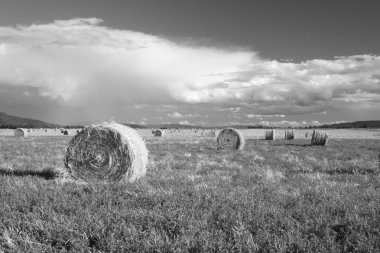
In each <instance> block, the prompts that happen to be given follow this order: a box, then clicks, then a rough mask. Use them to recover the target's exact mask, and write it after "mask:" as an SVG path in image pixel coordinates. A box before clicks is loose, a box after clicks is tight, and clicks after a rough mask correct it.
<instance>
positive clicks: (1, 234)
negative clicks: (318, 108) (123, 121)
mask: <svg viewBox="0 0 380 253" xmlns="http://www.w3.org/2000/svg"><path fill="white" fill-rule="evenodd" d="M146 132H147V136H148V135H149V136H148V137H146V142H147V147H148V149H149V150H150V153H151V154H150V156H149V161H148V165H147V166H148V171H147V174H146V177H144V178H142V179H140V180H139V181H138V182H135V183H126V184H125V183H123V184H119V183H113V184H101V183H99V182H98V181H96V180H94V181H91V182H88V183H87V184H77V183H74V182H71V181H62V180H60V179H54V178H55V177H51V178H50V179H49V177H43V176H41V175H42V172H43V171H45V172H46V171H47V174H54V173H51V172H49V171H50V170H52V168H60V167H62V161H63V157H64V153H65V149H66V147H67V145H68V142H69V138H67V137H65V136H60V137H33V136H32V137H30V138H26V139H20V138H13V137H0V151H1V152H0V171H3V172H4V171H8V172H9V171H10V170H12V171H13V172H12V174H11V173H3V174H1V175H0V201H1V203H2V204H1V205H0V249H1V250H2V251H3V252H222V251H224V252H237V251H239V252H240V251H241V252H378V251H379V250H380V243H379V240H378V238H379V236H380V234H379V225H380V224H379V221H380V212H379V210H380V191H379V186H380V173H379V169H378V157H377V153H378V152H379V150H380V141H379V140H368V139H366V140H341V139H339V140H338V139H332V140H330V142H329V145H328V146H311V145H310V140H307V139H304V138H303V139H297V138H296V139H295V140H294V141H292V142H291V143H290V142H289V141H286V140H277V141H276V142H266V141H263V140H262V130H261V140H260V139H247V140H246V146H245V148H244V150H240V151H236V152H225V151H223V150H217V148H216V142H215V140H213V141H211V140H212V139H211V138H207V137H200V136H199V133H197V134H198V137H197V135H196V134H195V133H194V135H192V136H188V137H187V136H180V137H179V138H177V137H175V138H174V137H171V136H169V135H168V138H167V139H166V138H165V139H164V141H163V139H161V138H154V137H153V136H151V132H150V133H149V132H148V131H146ZM185 133H186V132H185ZM45 168H47V169H45ZM22 171H23V172H22ZM32 172H34V173H32Z"/></svg>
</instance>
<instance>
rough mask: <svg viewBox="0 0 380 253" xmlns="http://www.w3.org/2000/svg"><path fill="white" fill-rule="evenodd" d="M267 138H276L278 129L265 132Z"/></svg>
mask: <svg viewBox="0 0 380 253" xmlns="http://www.w3.org/2000/svg"><path fill="white" fill-rule="evenodd" d="M265 140H272V141H274V140H276V131H275V130H274V129H272V130H269V131H266V132H265Z"/></svg>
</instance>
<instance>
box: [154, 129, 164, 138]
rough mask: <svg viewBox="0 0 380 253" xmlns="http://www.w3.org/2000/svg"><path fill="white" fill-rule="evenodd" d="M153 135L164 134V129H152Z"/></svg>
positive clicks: (160, 135) (159, 135)
mask: <svg viewBox="0 0 380 253" xmlns="http://www.w3.org/2000/svg"><path fill="white" fill-rule="evenodd" d="M153 135H154V136H155V137H162V136H164V135H165V132H164V130H162V129H157V130H154V131H153Z"/></svg>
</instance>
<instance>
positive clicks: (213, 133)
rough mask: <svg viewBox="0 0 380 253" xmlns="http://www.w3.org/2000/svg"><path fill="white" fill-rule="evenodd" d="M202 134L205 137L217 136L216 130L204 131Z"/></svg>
mask: <svg viewBox="0 0 380 253" xmlns="http://www.w3.org/2000/svg"><path fill="white" fill-rule="evenodd" d="M201 136H203V137H215V136H216V133H215V131H204V132H202V133H201Z"/></svg>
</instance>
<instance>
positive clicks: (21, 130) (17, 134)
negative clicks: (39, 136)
mask: <svg viewBox="0 0 380 253" xmlns="http://www.w3.org/2000/svg"><path fill="white" fill-rule="evenodd" d="M13 136H15V137H27V136H28V132H27V131H26V129H24V128H17V129H15V131H14V132H13Z"/></svg>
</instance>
